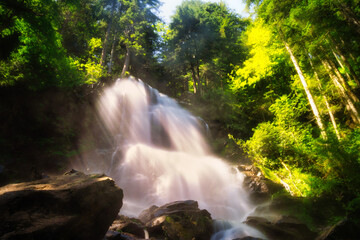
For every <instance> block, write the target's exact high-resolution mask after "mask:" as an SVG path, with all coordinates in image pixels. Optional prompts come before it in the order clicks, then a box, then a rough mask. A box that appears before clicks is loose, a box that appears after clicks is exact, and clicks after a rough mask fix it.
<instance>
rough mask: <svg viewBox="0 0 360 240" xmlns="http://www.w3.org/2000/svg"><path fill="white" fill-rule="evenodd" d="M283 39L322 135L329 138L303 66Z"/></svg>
mask: <svg viewBox="0 0 360 240" xmlns="http://www.w3.org/2000/svg"><path fill="white" fill-rule="evenodd" d="M283 41H284V44H285V48H286V50H287V51H288V53H289V54H290V58H291V61H292V63H293V64H294V67H295V69H296V72H297V74H298V75H299V78H300V81H301V83H302V85H303V88H304V90H305V93H306V96H307V98H308V100H309V103H310V106H311V109H312V112H313V113H314V116H315V119H316V123H317V125H318V126H319V128H320V131H321V136H322V138H323V139H327V135H326V132H325V128H324V125H323V123H322V120H321V117H320V113H319V110H318V108H317V106H316V103H315V101H314V98H313V96H312V94H311V92H310V89H309V87H308V85H307V83H306V80H305V77H304V74H303V73H302V71H301V68H300V66H299V64H298V62H297V60H296V58H295V56H294V54H293V53H292V51H291V48H290V47H289V45H288V44H287V42H285V40H283Z"/></svg>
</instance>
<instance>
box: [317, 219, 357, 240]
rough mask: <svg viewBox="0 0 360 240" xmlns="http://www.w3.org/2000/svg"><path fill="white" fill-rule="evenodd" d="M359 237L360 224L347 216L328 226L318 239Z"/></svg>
mask: <svg viewBox="0 0 360 240" xmlns="http://www.w3.org/2000/svg"><path fill="white" fill-rule="evenodd" d="M359 237H360V228H359V225H358V224H355V223H354V222H353V221H351V220H349V219H347V218H345V219H343V220H341V221H339V222H338V223H336V224H335V225H333V226H331V227H328V228H326V229H325V230H324V231H323V232H322V233H321V234H320V236H319V237H318V238H316V240H355V239H359Z"/></svg>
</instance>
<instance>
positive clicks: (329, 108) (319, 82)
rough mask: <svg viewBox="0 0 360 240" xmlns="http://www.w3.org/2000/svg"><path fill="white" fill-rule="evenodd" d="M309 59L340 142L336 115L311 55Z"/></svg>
mask: <svg viewBox="0 0 360 240" xmlns="http://www.w3.org/2000/svg"><path fill="white" fill-rule="evenodd" d="M308 57H309V62H310V65H311V68H312V70H313V72H314V75H315V79H316V81H317V83H318V89H319V91H320V93H321V94H322V96H323V98H324V102H325V105H326V109H327V111H328V113H329V116H330V121H331V124H332V126H333V128H334V131H335V134H336V137H337V139H338V140H340V133H339V130H338V127H337V124H336V120H335V117H334V114H333V112H332V110H331V107H330V104H329V101H328V100H327V97H326V95H325V94H324V91H323V89H322V87H321V81H320V78H319V75H318V74H317V72H316V70H315V67H314V64H313V62H312V60H311V58H310V56H309V54H308Z"/></svg>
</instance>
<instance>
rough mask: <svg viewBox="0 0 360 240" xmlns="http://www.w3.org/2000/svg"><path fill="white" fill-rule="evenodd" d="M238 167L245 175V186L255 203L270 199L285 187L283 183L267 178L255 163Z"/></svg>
mask: <svg viewBox="0 0 360 240" xmlns="http://www.w3.org/2000/svg"><path fill="white" fill-rule="evenodd" d="M238 169H239V170H240V171H241V172H242V173H243V174H244V175H245V178H244V183H243V186H244V188H245V189H246V190H247V191H248V192H249V193H250V199H251V200H252V202H254V203H257V204H260V203H263V202H265V201H267V200H269V199H270V198H271V195H272V194H274V193H276V192H278V191H280V190H282V189H283V187H282V185H281V184H277V183H274V182H273V181H271V180H269V179H267V178H265V177H264V176H263V175H262V174H261V171H260V170H259V169H258V168H256V167H254V166H253V165H239V166H238Z"/></svg>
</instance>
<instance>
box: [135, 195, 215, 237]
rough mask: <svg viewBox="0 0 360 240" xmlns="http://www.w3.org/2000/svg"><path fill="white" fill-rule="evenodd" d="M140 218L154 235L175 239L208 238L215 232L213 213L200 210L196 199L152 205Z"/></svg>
mask: <svg viewBox="0 0 360 240" xmlns="http://www.w3.org/2000/svg"><path fill="white" fill-rule="evenodd" d="M139 219H140V220H141V221H142V222H143V223H144V224H145V227H146V228H147V230H148V232H149V235H150V236H151V237H152V236H154V237H157V236H165V238H167V239H173V240H190V239H197V240H202V239H203V240H208V239H210V237H211V234H212V232H213V226H212V219H211V215H210V213H209V212H208V211H206V210H200V209H199V207H198V203H197V202H196V201H192V200H188V201H177V202H173V203H169V204H166V205H163V206H161V207H157V206H152V207H150V208H149V209H147V210H145V211H143V212H142V213H141V214H140V216H139Z"/></svg>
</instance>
